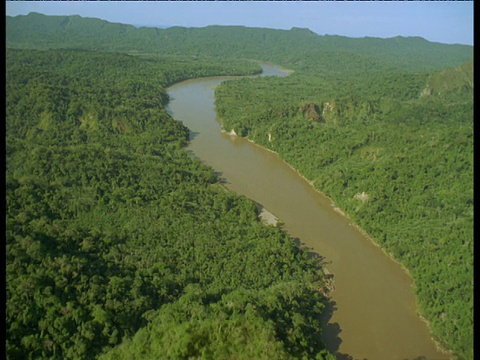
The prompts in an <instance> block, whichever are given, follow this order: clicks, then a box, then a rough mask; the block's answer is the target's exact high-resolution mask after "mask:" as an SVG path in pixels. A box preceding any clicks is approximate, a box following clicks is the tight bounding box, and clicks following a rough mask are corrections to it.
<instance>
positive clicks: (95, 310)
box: [6, 49, 328, 359]
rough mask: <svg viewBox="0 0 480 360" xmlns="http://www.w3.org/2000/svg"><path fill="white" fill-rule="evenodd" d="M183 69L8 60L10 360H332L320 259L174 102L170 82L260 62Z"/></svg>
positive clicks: (69, 56) (40, 54) (47, 58)
mask: <svg viewBox="0 0 480 360" xmlns="http://www.w3.org/2000/svg"><path fill="white" fill-rule="evenodd" d="M178 60H179V59H176V60H175V61H171V60H168V59H166V58H157V57H153V58H152V57H150V58H149V59H148V60H146V59H140V58H138V57H132V56H129V55H125V54H113V53H100V52H87V51H72V50H55V51H27V50H21V51H19V50H12V49H9V50H8V51H7V57H6V61H7V74H6V75H7V83H6V86H7V87H6V89H7V99H6V100H7V103H6V104H7V107H6V114H7V124H6V130H7V133H6V135H7V137H6V139H7V143H6V155H7V157H6V159H7V173H6V175H7V176H6V179H7V184H6V195H7V196H6V200H7V245H6V254H7V255H6V256H7V266H6V278H7V288H6V294H7V310H6V315H7V329H6V330H7V357H8V358H9V359H33V358H49V359H93V358H96V357H98V356H99V355H100V354H102V353H107V352H108V351H109V350H111V349H112V348H114V347H115V346H116V345H118V344H122V343H124V345H122V346H121V347H120V348H118V349H115V350H113V352H112V354H111V355H108V356H107V357H110V358H118V357H117V354H118V356H123V357H124V358H128V359H131V358H135V357H143V358H152V356H155V355H156V354H158V352H159V351H161V353H164V354H169V356H171V357H172V358H186V357H189V356H200V355H202V354H203V356H213V357H215V358H221V357H223V358H227V357H229V356H230V355H235V356H237V355H238V357H240V356H244V357H245V356H247V355H251V356H253V357H257V355H258V357H264V358H268V357H270V356H273V357H275V358H292V357H295V358H299V357H302V356H307V357H309V358H312V357H315V356H317V355H318V357H319V358H328V354H327V353H326V352H325V350H323V345H322V344H321V343H320V342H319V341H318V334H320V333H321V329H320V325H321V324H320V321H319V318H320V315H321V314H322V311H323V309H324V304H325V301H326V300H325V298H324V297H323V296H322V295H321V294H320V293H319V292H318V289H319V287H321V286H323V285H322V278H323V273H322V271H321V268H320V266H319V264H318V263H317V262H316V261H314V260H313V259H309V257H308V254H307V253H306V252H304V251H302V250H300V249H299V248H298V247H297V246H296V245H295V243H294V241H293V240H292V239H290V238H288V237H287V236H286V235H285V234H284V233H283V232H281V231H280V230H279V229H276V228H274V227H271V226H267V225H264V224H263V223H260V222H259V221H258V213H257V209H256V206H255V205H254V203H253V202H251V201H250V200H248V199H246V198H244V197H239V196H237V195H234V194H232V193H230V192H228V191H226V190H225V189H224V188H223V187H222V186H221V185H220V184H219V183H218V179H217V177H216V176H215V175H214V173H213V170H212V169H210V168H208V167H206V166H204V165H202V164H201V163H200V162H198V161H196V160H192V159H191V158H190V157H189V156H188V154H187V152H186V151H184V150H183V147H184V146H185V145H186V143H187V141H188V129H186V128H185V127H184V126H183V125H182V124H180V123H179V122H177V121H174V120H173V119H172V118H171V117H170V116H168V115H167V113H166V111H165V110H164V109H163V105H162V103H163V102H164V101H165V100H166V99H167V95H166V93H165V89H164V87H163V86H165V85H166V84H168V82H172V81H176V80H178V79H183V78H185V77H189V76H205V75H212V74H224V73H231V72H236V71H238V69H239V68H241V69H242V71H243V72H244V73H252V72H255V71H258V68H257V66H255V65H252V64H244V63H231V62H229V64H228V65H227V64H225V65H220V63H218V62H217V63H212V62H211V61H209V62H199V61H196V62H195V64H190V63H188V60H185V62H186V63H181V65H179V64H180V63H179V61H178ZM172 74H174V75H172ZM147 80H148V81H147ZM139 329H142V330H140V331H139ZM167 329H168V332H166V330H167ZM170 330H174V332H173V333H171V332H170ZM231 336H234V339H233V340H232V338H231ZM132 337H133V340H129V339H131V338H132ZM170 341H174V342H173V343H171V342H170ZM147 344H148V346H147ZM138 347H140V348H138ZM139 349H140V350H139ZM322 354H323V355H322Z"/></svg>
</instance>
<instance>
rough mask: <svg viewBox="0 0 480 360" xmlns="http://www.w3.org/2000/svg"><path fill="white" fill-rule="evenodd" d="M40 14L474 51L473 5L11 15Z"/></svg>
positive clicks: (51, 9)
mask: <svg viewBox="0 0 480 360" xmlns="http://www.w3.org/2000/svg"><path fill="white" fill-rule="evenodd" d="M30 11H36V12H39V13H43V14H47V15H80V16H83V17H96V18H101V19H105V20H107V21H111V22H120V23H125V24H133V25H137V26H138V25H146V26H162V27H170V26H175V25H177V26H185V27H203V26H207V25H245V26H250V27H267V28H274V29H290V28H292V27H293V26H297V27H306V28H309V29H310V30H312V31H314V32H316V33H317V34H320V35H324V34H330V35H343V36H349V37H364V36H372V37H383V38H385V37H393V36H397V35H401V36H421V37H423V38H425V39H427V40H430V41H436V42H442V43H447V44H451V43H459V44H468V45H473V1H392V2H390V1H386V2H384V1H347V2H343V1H206V2H201V1H171V2H169V1H156V2H137V1H124V2H122V1H99V2H97V1H92V2H89V1H60V2H58V1H55V2H48V1H38V2H34V1H32V2H31V1H20V2H16V1H15V2H10V1H8V2H6V14H7V15H12V16H14V15H19V14H28V13H29V12H30Z"/></svg>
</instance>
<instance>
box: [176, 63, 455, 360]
mask: <svg viewBox="0 0 480 360" xmlns="http://www.w3.org/2000/svg"><path fill="white" fill-rule="evenodd" d="M262 67H263V69H264V72H263V74H262V76H285V75H286V73H285V72H284V71H282V70H281V69H280V68H278V67H275V66H272V65H265V64H264V65H262ZM234 79H235V78H234V77H218V78H204V79H197V80H189V81H184V82H181V83H178V84H175V85H173V86H172V87H170V88H169V92H168V93H169V96H170V102H169V105H168V107H167V110H168V111H169V113H170V115H172V116H173V117H174V118H175V119H177V120H180V121H182V122H183V123H184V124H185V125H186V126H187V127H188V128H189V129H190V132H191V136H190V137H191V142H190V145H189V147H188V150H189V151H191V152H193V154H194V155H195V157H197V158H199V159H200V160H202V161H203V162H205V163H206V164H208V165H209V166H211V167H212V168H213V169H214V170H215V171H216V172H218V173H220V174H221V177H222V178H223V179H224V180H225V181H226V183H227V184H226V185H227V186H228V187H229V188H230V189H232V190H234V191H235V192H237V193H239V194H243V195H245V196H247V197H249V198H251V199H253V200H254V201H256V202H257V203H259V204H261V205H263V206H264V207H265V208H266V209H267V210H268V211H270V212H271V213H273V214H274V215H275V216H276V217H278V218H279V219H280V220H281V221H282V222H283V223H284V224H285V225H284V229H285V230H286V231H287V232H288V233H289V234H290V235H291V236H293V237H295V238H298V239H299V240H300V242H301V243H302V244H304V245H305V246H307V247H308V248H310V249H311V250H312V251H314V252H316V253H318V254H320V255H321V256H322V257H323V258H324V262H325V263H326V264H327V265H326V267H327V268H328V270H329V271H330V272H331V273H332V274H333V276H334V277H333V279H334V281H333V284H334V290H333V291H332V293H331V298H332V303H333V307H332V309H331V310H332V312H331V314H330V315H329V316H328V323H326V325H325V329H324V335H323V339H324V342H325V343H326V345H327V348H328V349H329V350H330V351H332V352H333V353H336V354H337V357H338V358H339V359H360V360H361V359H368V360H397V359H398V360H406V359H408V360H414V359H423V360H437V359H449V356H448V355H446V354H444V353H442V352H440V351H438V350H437V349H436V346H435V344H434V342H433V341H432V339H431V335H430V333H429V331H428V328H427V326H426V324H425V323H424V322H422V321H421V319H420V318H419V316H418V315H417V312H416V303H415V297H414V294H413V289H412V280H411V278H410V277H409V276H408V275H407V274H406V273H405V272H404V271H403V270H402V268H401V266H400V265H399V264H397V263H396V262H394V261H392V260H391V259H390V258H389V257H387V256H386V255H385V254H384V253H383V252H382V251H381V250H380V249H379V248H378V247H376V246H375V245H373V244H372V242H371V241H370V240H369V239H367V238H366V237H365V236H363V235H362V234H361V233H360V232H359V231H358V230H357V229H356V228H355V227H354V226H352V224H351V221H350V220H348V219H347V218H345V217H343V216H342V215H340V214H339V213H337V212H335V211H334V210H333V205H332V203H331V201H330V200H329V199H328V198H326V197H325V196H323V195H322V194H320V193H319V192H317V191H315V190H314V189H313V187H312V186H311V185H310V184H309V183H308V182H307V181H305V180H304V179H303V178H302V177H301V176H299V175H298V174H297V173H296V172H295V171H294V170H293V169H292V168H291V167H290V166H288V165H287V164H286V163H285V162H284V161H283V160H281V159H280V158H279V157H278V156H277V155H276V154H275V153H273V152H271V151H268V150H265V149H263V148H261V147H260V146H257V145H255V144H253V143H252V142H249V141H247V140H246V139H243V138H239V137H236V136H232V135H229V134H226V133H222V132H221V126H220V124H219V123H218V122H217V121H216V114H215V110H214V101H215V98H214V90H213V89H214V87H215V86H216V85H218V84H220V83H221V82H223V81H225V80H231V81H234Z"/></svg>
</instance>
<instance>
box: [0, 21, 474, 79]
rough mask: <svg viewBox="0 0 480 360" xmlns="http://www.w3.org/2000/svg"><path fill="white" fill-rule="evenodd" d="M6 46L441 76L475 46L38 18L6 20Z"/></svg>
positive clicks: (306, 32)
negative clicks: (350, 62) (376, 67)
mask: <svg viewBox="0 0 480 360" xmlns="http://www.w3.org/2000/svg"><path fill="white" fill-rule="evenodd" d="M6 45H7V48H8V47H12V48H31V49H48V48H69V49H72V48H77V49H78V48H81V49H91V50H99V49H101V50H104V51H122V52H157V53H158V52H161V53H162V54H170V55H189V56H190V55H191V56H221V57H225V58H228V57H233V58H239V57H240V58H254V59H258V60H266V61H277V62H279V61H283V62H285V54H286V53H288V57H289V61H290V62H292V63H294V61H295V59H297V60H298V59H300V58H301V59H308V58H309V57H312V56H313V57H315V56H317V54H319V53H321V54H325V53H338V52H341V53H346V52H348V53H352V54H357V55H362V56H368V57H372V60H373V59H375V61H377V62H384V63H388V64H389V66H391V65H393V66H396V67H399V68H402V69H405V70H412V71H423V70H441V69H444V68H446V67H455V66H459V65H461V64H462V63H464V62H466V61H469V60H470V59H472V58H473V46H469V45H448V44H441V43H434V42H429V41H427V40H425V39H423V38H421V37H401V36H397V37H394V38H389V39H382V38H370V37H365V38H348V37H344V36H338V35H323V36H321V35H317V34H316V33H314V32H313V31H311V30H309V29H302V28H292V29H291V30H273V29H266V28H248V27H244V26H207V27H203V28H183V27H170V28H166V29H165V28H160V27H143V26H142V27H135V26H133V25H126V24H120V23H111V22H108V21H105V20H100V19H95V18H83V17H81V16H78V15H73V16H47V15H43V14H39V13H34V12H32V13H30V14H28V15H18V16H15V17H11V16H7V17H6Z"/></svg>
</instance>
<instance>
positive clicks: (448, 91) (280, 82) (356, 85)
mask: <svg viewBox="0 0 480 360" xmlns="http://www.w3.org/2000/svg"><path fill="white" fill-rule="evenodd" d="M362 65H363V64H359V65H358V67H362ZM365 65H366V66H365V68H364V69H367V71H364V73H363V74H359V73H355V70H354V69H352V70H351V71H350V73H348V74H347V76H345V78H336V79H326V77H325V76H323V75H315V74H313V73H312V74H308V76H307V74H305V73H300V71H298V72H297V73H294V74H293V75H291V76H289V77H287V78H266V79H263V78H257V79H242V80H239V81H235V82H226V83H224V84H222V85H221V86H219V87H217V88H216V104H217V113H218V114H219V117H220V119H221V120H222V122H223V126H224V127H225V129H226V130H227V131H230V130H231V129H234V130H235V131H236V132H237V133H238V134H240V135H242V136H246V137H248V138H249V139H251V140H253V141H255V142H256V143H258V144H260V145H262V146H265V147H267V148H269V149H271V150H274V151H276V152H277V153H278V154H279V155H280V156H281V157H282V158H284V159H285V160H286V161H287V162H288V163H290V164H292V165H293V166H294V167H295V168H297V169H298V170H299V171H300V172H301V173H302V174H303V175H305V176H306V177H307V178H308V179H309V180H311V181H313V182H314V184H315V188H317V189H318V190H320V191H322V192H323V193H325V194H326V195H328V196H330V197H331V198H332V199H333V201H334V202H335V204H336V205H337V206H339V207H340V208H341V209H342V210H344V211H345V212H346V213H347V214H348V215H349V217H350V218H351V219H352V220H354V221H355V223H357V224H358V225H359V226H360V227H361V228H362V229H363V230H365V231H366V232H367V233H368V234H369V235H370V236H372V237H373V238H374V239H375V240H376V241H377V242H378V243H379V244H380V245H381V246H382V247H383V248H384V249H386V251H387V252H388V253H390V254H391V255H392V256H393V257H394V258H396V259H398V260H400V261H401V262H402V264H404V265H405V266H406V267H407V268H408V269H409V270H410V273H411V274H412V276H413V278H414V280H415V285H416V293H417V296H418V301H419V307H420V312H421V314H422V315H423V316H424V317H425V318H427V319H428V320H429V322H430V326H431V331H432V332H433V334H434V335H435V337H436V338H437V339H438V340H439V341H441V343H442V344H444V345H445V346H446V347H447V348H449V349H453V350H454V351H455V352H456V353H457V354H458V356H459V357H460V358H462V359H472V358H473V63H472V62H469V63H466V64H464V65H462V66H460V67H457V68H454V69H449V70H444V71H442V72H439V73H432V74H430V75H428V74H426V73H425V74H424V73H419V74H412V73H402V72H400V71H396V72H388V73H378V74H377V73H376V72H377V71H376V70H375V69H371V70H370V71H369V70H368V66H367V65H368V64H365ZM337 76H339V77H340V76H341V75H340V73H339V72H338V73H337ZM319 84H321V85H320V86H319ZM337 84H341V86H338V85H337Z"/></svg>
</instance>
